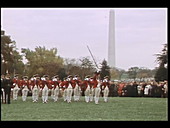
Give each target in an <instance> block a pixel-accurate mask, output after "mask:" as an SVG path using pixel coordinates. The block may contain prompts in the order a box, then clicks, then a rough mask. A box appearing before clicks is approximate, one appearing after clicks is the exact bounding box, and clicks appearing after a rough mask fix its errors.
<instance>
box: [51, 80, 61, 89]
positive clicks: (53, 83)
mask: <svg viewBox="0 0 170 128" xmlns="http://www.w3.org/2000/svg"><path fill="white" fill-rule="evenodd" d="M60 83H61V81H60V80H58V81H52V85H54V87H53V88H54V89H55V88H56V87H57V86H58V87H60V86H59V85H60Z"/></svg>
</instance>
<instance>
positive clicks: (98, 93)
mask: <svg viewBox="0 0 170 128" xmlns="http://www.w3.org/2000/svg"><path fill="white" fill-rule="evenodd" d="M94 91H95V92H94V93H95V96H94V101H95V104H98V102H99V96H100V91H101V89H100V87H96V88H95V90H94Z"/></svg>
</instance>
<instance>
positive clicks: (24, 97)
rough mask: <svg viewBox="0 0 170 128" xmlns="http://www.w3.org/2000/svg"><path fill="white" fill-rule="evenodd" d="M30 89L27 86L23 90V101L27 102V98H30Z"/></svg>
mask: <svg viewBox="0 0 170 128" xmlns="http://www.w3.org/2000/svg"><path fill="white" fill-rule="evenodd" d="M28 91H29V90H28V87H27V86H25V87H24V88H23V89H22V100H23V101H26V99H27V96H28Z"/></svg>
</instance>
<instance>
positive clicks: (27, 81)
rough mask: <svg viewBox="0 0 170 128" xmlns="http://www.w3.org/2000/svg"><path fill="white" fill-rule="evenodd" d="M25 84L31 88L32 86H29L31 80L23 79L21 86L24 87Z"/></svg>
mask: <svg viewBox="0 0 170 128" xmlns="http://www.w3.org/2000/svg"><path fill="white" fill-rule="evenodd" d="M25 86H27V87H28V89H30V87H29V80H22V81H21V87H22V88H24V87H25Z"/></svg>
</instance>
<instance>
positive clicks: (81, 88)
mask: <svg viewBox="0 0 170 128" xmlns="http://www.w3.org/2000/svg"><path fill="white" fill-rule="evenodd" d="M18 76H19V75H15V76H14V77H13V78H11V77H10V74H7V75H6V76H5V75H1V99H2V100H1V101H2V103H5V104H6V103H8V104H10V98H12V99H13V100H14V101H17V100H18V96H21V97H22V101H24V102H25V101H27V97H28V96H30V95H29V94H31V96H32V102H38V101H41V102H42V103H48V101H49V100H52V101H54V102H57V101H58V99H59V97H63V100H64V101H65V102H67V103H71V102H72V100H74V101H75V102H78V101H80V97H81V96H82V93H84V94H85V99H84V100H85V102H86V103H89V102H93V101H94V103H95V104H99V97H100V96H101V93H103V99H104V102H108V94H109V87H110V81H109V77H108V76H105V77H104V80H100V71H96V72H95V73H94V75H93V76H89V75H88V76H86V77H85V78H84V80H81V79H80V77H79V76H78V75H75V76H73V75H68V76H67V77H66V78H64V80H63V81H62V80H60V79H59V76H58V75H55V76H53V77H52V78H51V79H50V77H49V76H48V75H43V76H42V77H39V76H38V74H36V75H33V76H32V77H31V78H30V79H28V76H23V77H22V79H19V77H18ZM40 98H41V100H40Z"/></svg>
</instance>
